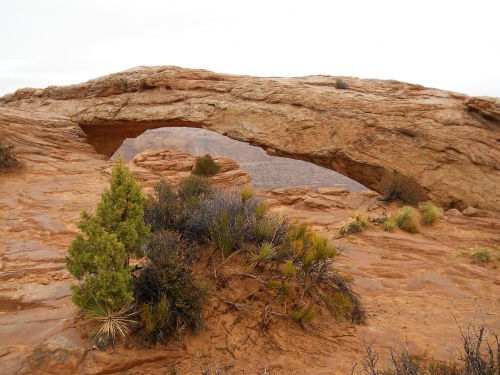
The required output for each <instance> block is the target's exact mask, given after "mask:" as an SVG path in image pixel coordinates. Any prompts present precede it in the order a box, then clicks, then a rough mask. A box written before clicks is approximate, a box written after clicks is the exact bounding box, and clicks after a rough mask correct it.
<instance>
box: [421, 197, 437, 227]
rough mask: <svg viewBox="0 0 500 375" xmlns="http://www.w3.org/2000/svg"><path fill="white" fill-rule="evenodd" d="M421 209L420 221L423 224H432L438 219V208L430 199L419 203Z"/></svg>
mask: <svg viewBox="0 0 500 375" xmlns="http://www.w3.org/2000/svg"><path fill="white" fill-rule="evenodd" d="M420 210H421V211H422V222H423V224H424V225H433V224H435V223H436V222H437V221H438V220H439V217H440V215H439V209H438V207H437V205H436V204H435V203H434V202H432V201H427V202H425V203H421V204H420Z"/></svg>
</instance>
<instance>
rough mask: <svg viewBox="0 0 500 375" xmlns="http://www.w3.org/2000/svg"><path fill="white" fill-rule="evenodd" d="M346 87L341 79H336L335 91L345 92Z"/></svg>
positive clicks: (345, 83)
mask: <svg viewBox="0 0 500 375" xmlns="http://www.w3.org/2000/svg"><path fill="white" fill-rule="evenodd" d="M348 87H349V85H348V84H347V82H346V81H344V80H343V79H340V78H337V80H336V81H335V88H336V89H337V90H345V89H346V88H348Z"/></svg>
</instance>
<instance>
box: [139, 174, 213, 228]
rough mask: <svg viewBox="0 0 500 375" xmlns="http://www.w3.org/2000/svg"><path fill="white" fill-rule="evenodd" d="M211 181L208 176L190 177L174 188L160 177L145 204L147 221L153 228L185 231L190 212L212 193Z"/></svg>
mask: <svg viewBox="0 0 500 375" xmlns="http://www.w3.org/2000/svg"><path fill="white" fill-rule="evenodd" d="M211 192H212V184H211V182H210V180H209V179H208V178H205V177H200V176H193V175H191V176H189V177H187V178H185V179H184V180H183V181H182V182H181V183H180V185H179V188H178V189H177V190H174V188H173V187H172V185H170V183H168V182H167V181H166V180H164V179H161V180H160V181H158V183H156V185H155V186H154V191H153V193H152V194H150V195H149V196H148V198H147V200H146V203H145V205H144V220H145V221H146V223H147V224H149V225H150V226H151V231H153V232H154V231H159V230H165V229H166V230H175V231H179V232H183V231H184V230H185V227H186V222H187V220H188V218H189V214H190V212H191V211H193V210H195V209H196V207H197V206H198V205H199V204H200V203H201V202H202V201H203V200H204V199H206V198H208V197H209V196H210V195H211Z"/></svg>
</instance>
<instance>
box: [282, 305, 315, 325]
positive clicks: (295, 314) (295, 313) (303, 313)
mask: <svg viewBox="0 0 500 375" xmlns="http://www.w3.org/2000/svg"><path fill="white" fill-rule="evenodd" d="M288 315H290V317H292V318H293V319H295V320H298V321H299V322H301V323H310V322H312V320H313V319H314V317H315V316H316V313H315V312H314V310H313V309H311V308H298V309H295V310H292V311H290V312H289V314H288Z"/></svg>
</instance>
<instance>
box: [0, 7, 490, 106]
mask: <svg viewBox="0 0 500 375" xmlns="http://www.w3.org/2000/svg"><path fill="white" fill-rule="evenodd" d="M0 32H1V36H2V37H1V40H2V42H1V44H0V95H3V94H6V93H9V92H13V91H15V90H16V89H18V88H22V87H46V86H49V85H67V84H72V83H80V82H84V81H87V80H89V79H92V78H96V77H99V76H103V75H107V74H110V73H115V72H118V71H121V70H125V69H129V68H131V67H134V66H138V65H177V66H181V67H186V68H201V69H207V70H212V71H215V72H220V73H233V74H247V75H255V76H306V75H315V74H329V75H335V76H353V77H360V78H379V79H396V80H400V81H405V82H412V83H418V84H422V85H424V86H429V87H436V88H441V89H446V90H452V91H457V92H461V93H466V94H469V95H488V96H496V97H500V0H475V1H470V0H469V1H463V0H450V1H448V0H433V1H427V0H418V1H413V0H411V1H410V0H396V1H388V0H350V1H347V0H346V1H344V0H328V1H315V0H303V1H292V0H288V1H279V0H265V1H260V0H252V1H238V0H232V1H219V0H209V1H207V0H204V1H203V0H199V1H189V0H176V1H169V0H161V1H148V0H141V1H137V0H135V1H126V0H119V1H114V0H100V1H93V0H0Z"/></svg>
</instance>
